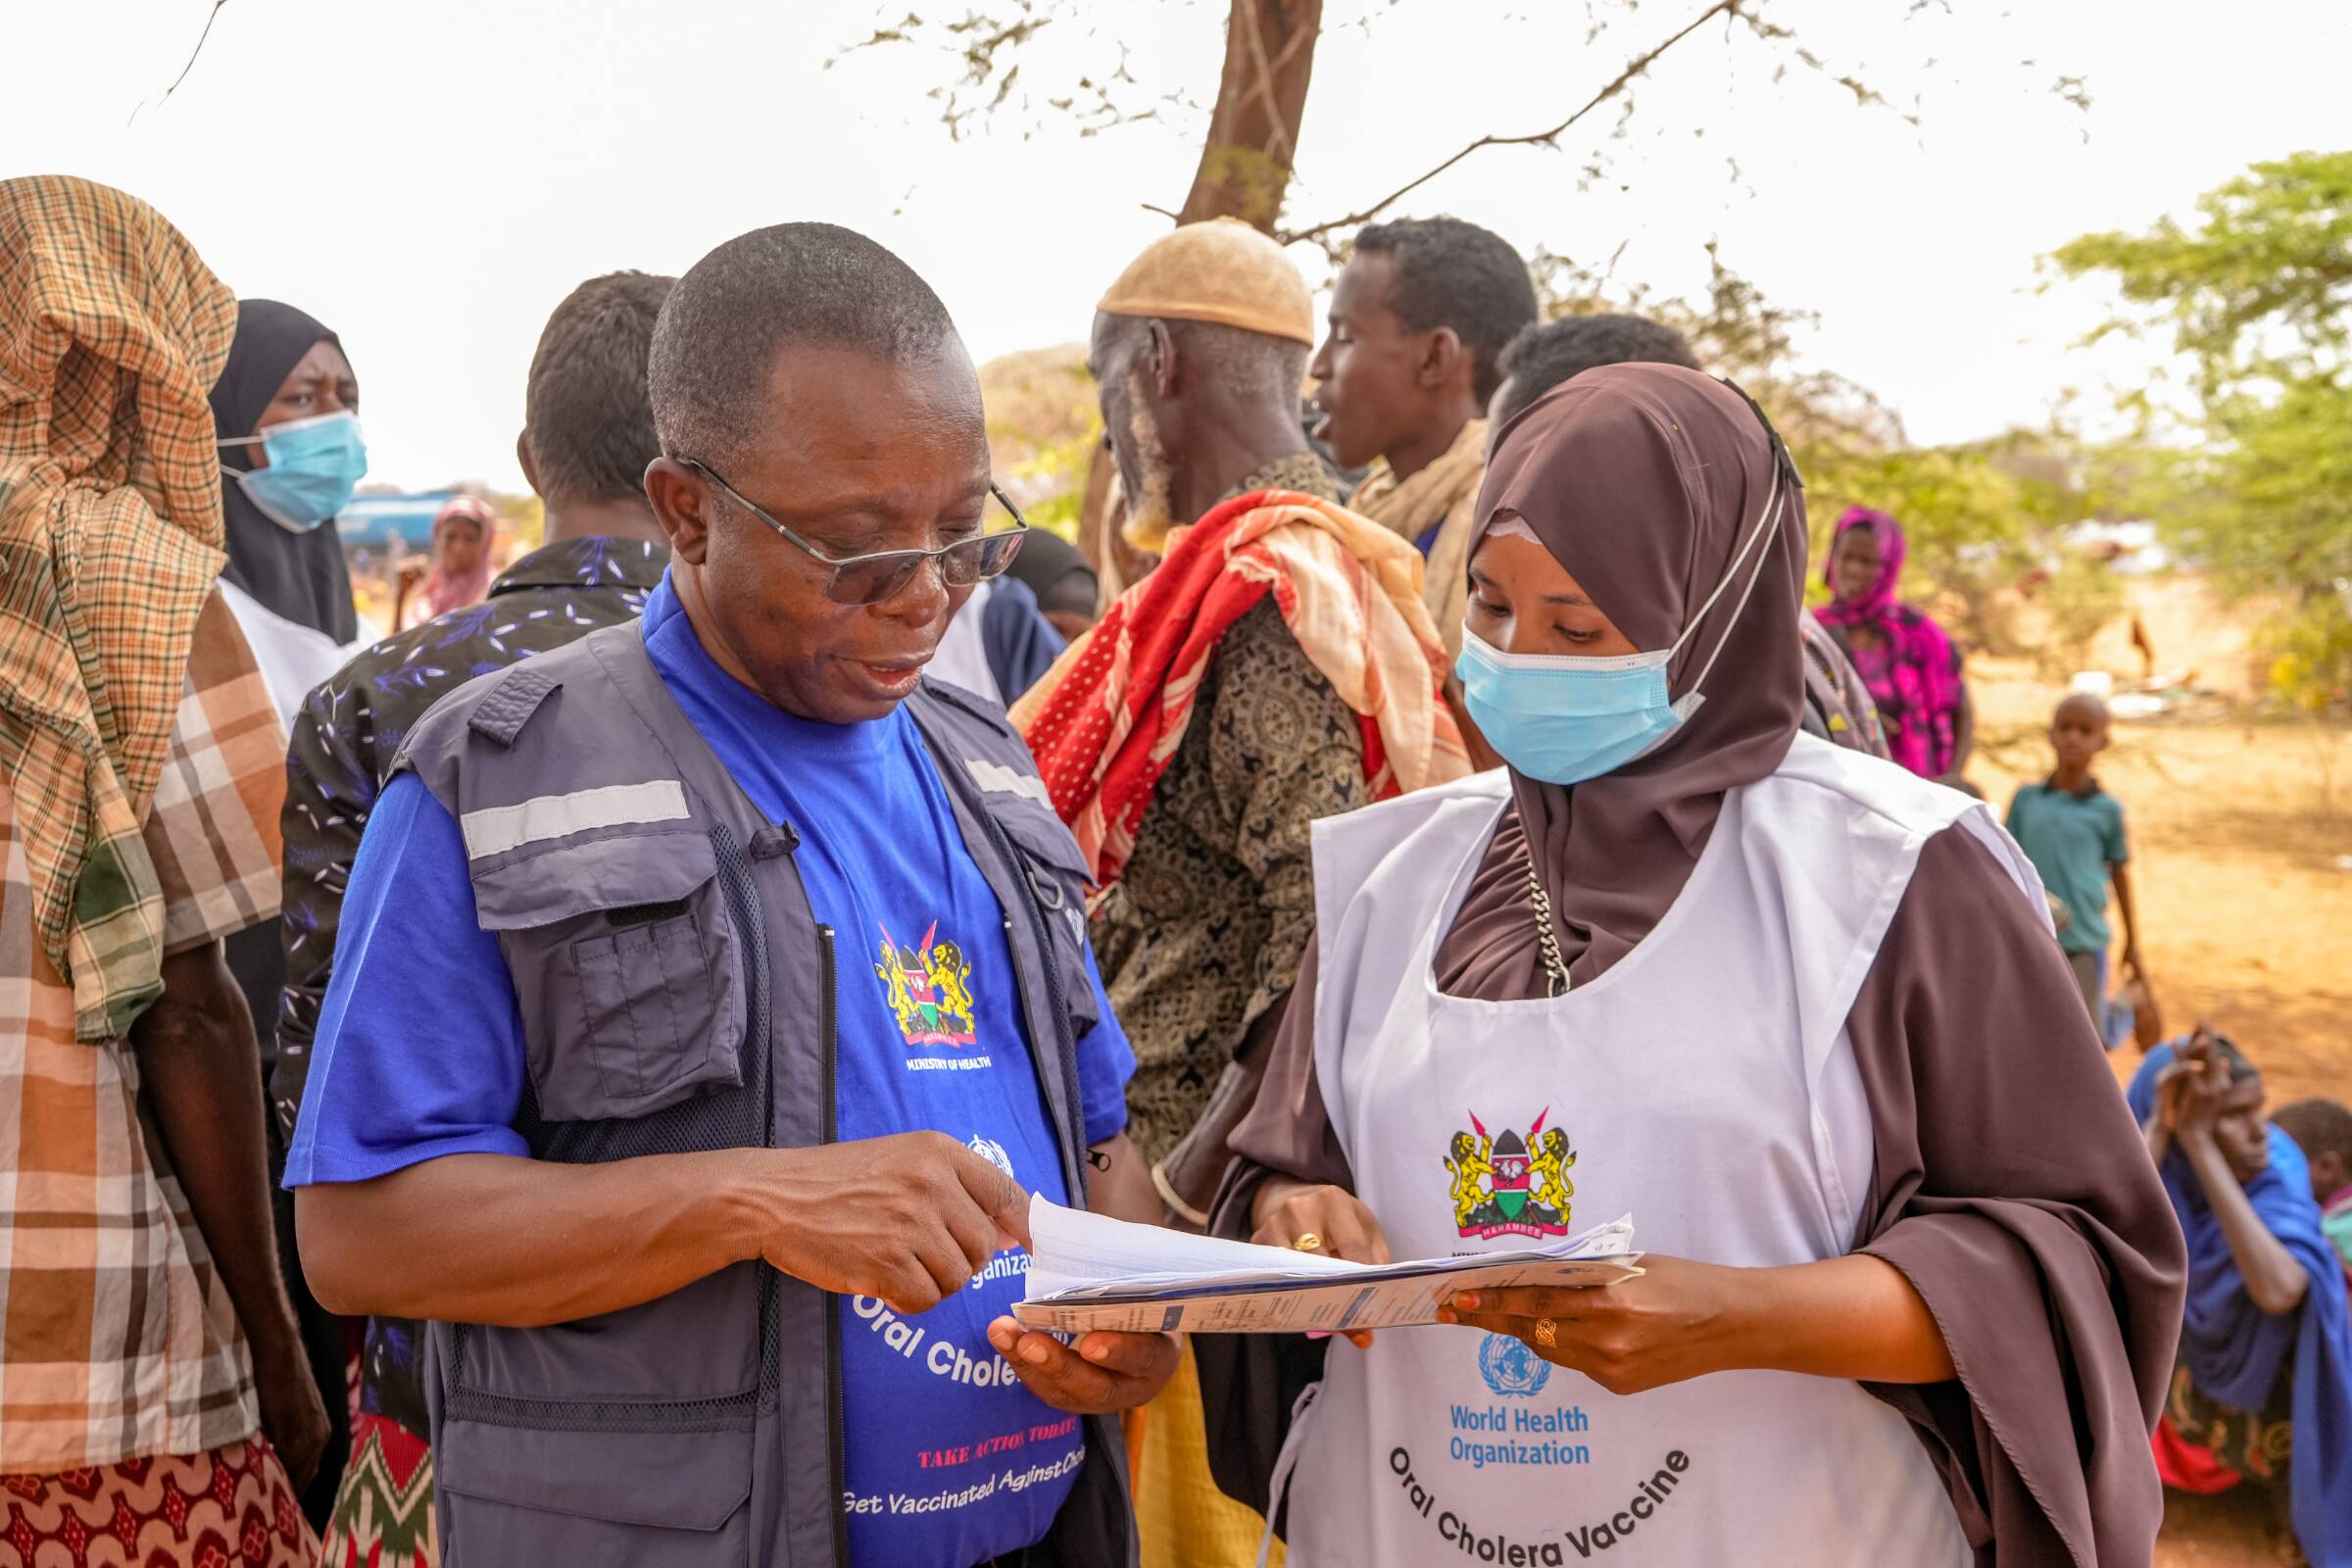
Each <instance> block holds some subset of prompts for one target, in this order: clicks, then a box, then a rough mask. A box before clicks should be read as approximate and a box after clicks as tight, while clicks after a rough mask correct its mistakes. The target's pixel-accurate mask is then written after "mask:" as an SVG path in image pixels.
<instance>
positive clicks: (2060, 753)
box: [2008, 692, 2152, 1038]
mask: <svg viewBox="0 0 2352 1568" xmlns="http://www.w3.org/2000/svg"><path fill="white" fill-rule="evenodd" d="M2050 749H2051V750H2052V751H2053V752H2055V753H2056V754H2057V759H2058V765H2057V766H2055V767H2054V768H2052V769H2051V770H2050V776H2049V777H2048V778H2047V779H2046V780H2044V781H2043V782H2041V783H2039V784H2028V785H2025V786H2024V787H2022V788H2021V789H2019V790H2018V792H2017V797H2016V799H2014V800H2012V801H2011V802H2010V803H2009V822H2008V827H2009V833H2010V836H2011V837H2013V838H2015V839H2016V840H2017V842H2018V844H2019V846H2020V847H2021V848H2023V849H2024V850H2025V852H2026V856H2027V858H2030V859H2031V860H2033V862H2034V869H2035V870H2036V871H2039V872H2040V873H2041V881H2042V886H2044V887H2046V888H2047V889H2049V891H2050V892H2052V893H2054V894H2056V895H2057V896H2058V899H2059V901H2060V902H2061V903H2063V904H2064V905H2065V906H2066V910H2067V915H2068V919H2067V921H2066V923H2065V926H2064V928H2063V929H2061V930H2060V931H2059V933H2058V945H2059V946H2060V947H2062V948H2064V949H2065V950H2066V958H2067V962H2068V963H2070V964H2072V965H2073V966H2074V971H2075V983H2076V984H2077V985H2079V986H2081V987H2082V1005H2084V1006H2085V1007H2087V1008H2089V1009H2090V1021H2091V1023H2092V1025H2093V1026H2094V1027H2096V1028H2097V1029H2098V1030H2099V1032H2100V1035H2101V1037H2102V1038H2104V1037H2105V1034H2106V1025H2107V947H2108V943H2109V942H2110V941H2111V940H2112V936H2111V933H2110V932H2109V930H2108V927H2107V889H2108V885H2109V884H2110V883H2113V884H2114V887H2115V902H2116V904H2117V906H2118V907H2120V908H2121V909H2122V910H2123V914H2124V970H2125V972H2126V974H2127V975H2129V976H2130V977H2131V979H2133V980H2135V981H2137V982H2138V983H2139V985H2140V987H2141V989H2142V990H2143V991H2144V990H2145V988H2146V985H2147V980H2146V976H2145V975H2143V974H2142V973H2141V971H2140V962H2139V911H2138V910H2137V909H2136V908H2135V907H2133V905H2132V902H2131V868H2130V866H2129V865H2128V864H2127V863H2126V862H2127V861H2129V860H2130V859H2131V851H2130V849H2129V848H2128V847H2127V846H2126V844H2125V842H2124V805H2123V802H2121V801H2119V800H2117V799H2116V798H2115V797H2114V796H2112V795H2110V794H2108V793H2107V792H2106V791H2105V790H2103V789H2101V788H2100V787H2099V781H2098V779H2096V778H2095V777H2093V776H2092V774H2091V771H2090V764H2091V761H2092V760H2094V759H2095V758H2097V756H2098V755H2099V754H2100V753H2101V752H2103V751H2105V750H2106V749H2107V705H2106V704H2105V703H2103V702H2100V701H2099V700H2098V699H2097V698H2096V697H2093V696H2091V695H2090V694H2089V693H2087V692H2076V693H2075V694H2074V695H2073V696H2071V697H2068V698H2067V699H2066V700H2065V701H2064V702H2062V703H2060V704H2059V705H2058V711H2057V712H2056V713H2054V714H2052V715H2051V718H2050ZM2151 1000H2152V999H2151Z"/></svg>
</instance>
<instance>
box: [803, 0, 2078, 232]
mask: <svg viewBox="0 0 2352 1568" xmlns="http://www.w3.org/2000/svg"><path fill="white" fill-rule="evenodd" d="M1937 3H1948V0H1912V7H1911V9H1912V10H1914V11H1918V10H1922V9H1926V8H1927V7H1928V6H1929V5H1931V4H1937ZM967 4H968V9H966V10H965V11H964V12H963V14H962V15H960V16H956V17H947V16H941V15H938V14H932V15H925V14H924V13H922V12H919V11H910V12H907V13H906V14H905V15H904V16H902V17H901V18H899V20H897V21H895V22H891V23H888V24H885V25H877V26H875V27H874V28H873V29H872V31H871V32H870V33H869V34H868V35H867V36H866V37H864V38H862V39H859V40H858V41H857V42H855V43H852V44H851V45H849V46H848V48H847V49H845V50H844V51H842V53H843V54H848V53H851V52H855V51H858V50H864V49H873V48H881V47H887V46H892V45H915V46H928V47H932V48H935V49H939V50H942V51H944V52H945V53H946V54H947V55H948V56H949V57H950V58H952V59H953V60H954V61H955V62H956V67H957V71H956V75H955V77H954V79H953V80H951V81H949V82H946V83H943V84H942V85H941V86H939V87H938V88H935V89H934V90H933V93H932V96H933V97H934V98H935V99H937V100H938V101H939V102H940V104H941V115H940V118H941V120H942V121H943V123H945V124H946V125H947V127H948V130H949V133H950V134H951V135H954V136H957V137H961V136H962V135H964V134H966V133H967V132H968V131H969V130H971V129H972V128H973V127H974V126H975V125H976V124H977V123H980V122H984V121H994V120H998V119H1001V118H1003V117H1005V116H1008V115H1011V116H1028V117H1030V121H1029V123H1030V128H1031V130H1032V131H1033V130H1034V129H1035V128H1037V127H1039V126H1041V125H1043V124H1044V123H1045V122H1046V121H1047V120H1048V119H1050V118H1052V117H1055V116H1058V117H1060V118H1062V119H1064V120H1065V121H1067V122H1069V123H1071V124H1072V125H1074V127H1075V129H1076V132H1077V133H1078V134H1080V135H1085V136H1093V135H1100V134H1103V132H1105V131H1108V130H1111V129H1114V128H1116V127H1120V126H1125V125H1132V124H1138V123H1145V122H1167V121H1171V120H1173V119H1175V118H1177V117H1178V116H1179V115H1186V116H1192V117H1196V118H1197V117H1198V115H1199V113H1200V111H1201V104H1200V103H1199V102H1198V101H1197V100H1196V99H1195V98H1194V97H1193V95H1191V94H1190V93H1189V92H1188V91H1186V90H1185V89H1184V88H1182V87H1181V86H1174V87H1169V86H1161V87H1159V88H1156V89H1155V88H1153V87H1152V86H1151V85H1148V84H1146V83H1144V82H1142V81H1140V80H1139V79H1138V78H1137V77H1136V75H1135V73H1134V72H1133V70H1132V61H1131V57H1130V53H1129V50H1128V48H1127V46H1126V45H1125V43H1124V42H1122V41H1121V40H1120V39H1119V38H1118V36H1117V35H1116V34H1115V33H1113V32H1111V31H1110V30H1109V29H1108V28H1107V26H1106V25H1104V23H1103V20H1102V15H1101V13H1102V7H1101V6H1099V5H1095V4H1090V3H1089V0H967ZM1387 4H1388V5H1391V6H1393V5H1395V4H1397V0H1387ZM1640 5H1641V0H1585V13H1586V19H1587V42H1588V43H1589V44H1592V45H1593V46H1594V47H1595V48H1597V47H1599V45H1600V40H1601V39H1602V38H1603V37H1604V36H1605V35H1607V34H1608V33H1609V32H1610V30H1611V28H1612V27H1613V26H1614V25H1617V24H1620V23H1624V22H1627V21H1629V20H1630V19H1632V18H1634V17H1635V16H1636V15H1637V14H1638V12H1639V10H1640ZM1784 5H1785V0H1690V7H1689V11H1688V14H1687V15H1685V16H1684V17H1682V18H1681V19H1680V20H1679V21H1677V22H1676V23H1675V24H1674V25H1671V26H1663V27H1661V28H1660V30H1659V31H1658V33H1657V34H1656V35H1655V36H1654V37H1652V38H1651V39H1650V40H1648V41H1647V42H1646V43H1645V45H1644V46H1643V47H1642V48H1641V49H1639V50H1638V51H1637V52H1635V53H1634V54H1633V55H1632V57H1631V58H1629V59H1628V60H1626V62H1625V63H1624V66H1623V68H1622V69H1621V70H1619V71H1618V72H1617V73H1615V74H1614V75H1613V76H1611V77H1609V78H1608V79H1607V80H1605V81H1604V82H1602V83H1601V85H1600V86H1599V87H1598V89H1597V90H1596V91H1594V92H1593V93H1592V95H1591V96H1590V97H1589V98H1587V99H1585V100H1584V101H1583V102H1582V103H1581V104H1579V105H1578V106H1577V107H1575V108H1574V109H1572V110H1571V111H1569V112H1568V113H1567V114H1566V116H1565V117H1564V118H1562V119H1561V120H1560V121H1558V122H1557V123H1553V124H1550V125H1547V126H1544V127H1541V128H1537V129H1532V130H1524V131H1517V130H1498V131H1495V132H1490V133H1488V134H1486V135H1483V136H1480V137H1478V138H1476V139H1475V140H1473V141H1471V142H1470V143H1469V144H1468V145H1466V146H1464V147H1461V148H1459V149H1457V150H1455V151H1453V152H1452V153H1451V154H1449V155H1447V156H1446V157H1444V158H1442V159H1439V160H1438V161H1437V162H1435V163H1434V164H1432V165H1431V166H1430V167H1429V168H1428V169H1426V170H1424V171H1422V172H1419V173H1417V174H1415V175H1414V176H1412V177H1411V178H1410V179H1408V180H1405V181H1403V182H1401V183H1400V184H1399V185H1398V186H1397V188H1395V189H1394V190H1391V191H1390V192H1389V193H1388V194H1386V195H1384V196H1381V197H1379V198H1378V199H1376V200H1374V201H1371V202H1369V203H1367V204H1365V205H1364V206H1362V207H1361V208H1359V209H1358V210H1356V211H1353V212H1349V213H1346V214H1342V215H1338V216H1335V217H1330V218H1325V219H1321V220H1317V221H1308V222H1303V223H1294V224H1286V223H1285V221H1284V219H1283V214H1284V207H1285V203H1286V199H1287V197H1288V196H1289V193H1290V187H1291V181H1292V176H1293V173H1294V172H1295V170H1296V166H1297V162H1298V154H1299V138H1300V134H1301V132H1302V130H1303V128H1304V125H1305V115H1306V102H1307V91H1308V88H1309V86H1310V85H1311V83H1312V80H1313V74H1314V63H1315V46H1316V44H1317V42H1318V41H1319V39H1320V38H1321V37H1322V36H1323V34H1324V32H1325V31H1326V23H1325V17H1324V4H1323V0H1226V5H1225V19H1224V25H1225V55H1224V64H1223V67H1222V69H1221V70H1220V72H1219V73H1218V79H1217V91H1216V96H1215V99H1214V101H1213V105H1212V106H1211V107H1210V108H1209V109H1208V111H1207V127H1206V131H1205V134H1204V135H1203V138H1202V143H1201V159H1200V163H1199V165H1198V167H1197V168H1196V169H1195V171H1194V174H1193V181H1192V185H1191V187H1190V189H1189V190H1187V192H1186V193H1185V197H1184V200H1183V202H1182V203H1181V204H1178V205H1175V206H1163V205H1160V204H1157V203H1153V202H1150V201H1146V202H1145V203H1144V205H1145V206H1147V207H1150V208H1151V209H1152V211H1154V212H1159V213H1164V214H1165V215H1166V216H1167V217H1169V218H1170V219H1173V220H1175V221H1180V222H1188V223H1189V222H1197V221H1201V220H1204V219H1210V218H1239V219H1242V220H1243V221H1247V222H1250V223H1251V224H1254V225H1255V226H1256V227H1258V228H1259V229H1261V230H1263V231H1264V232H1266V233H1268V234H1271V235H1273V236H1274V237H1275V238H1276V239H1278V240H1281V241H1282V242H1283V243H1285V244H1292V243H1298V242H1301V241H1306V242H1312V243H1315V244H1317V245H1319V246H1321V247H1322V248H1323V249H1324V250H1325V251H1326V252H1327V253H1329V254H1333V255H1335V256H1336V255H1337V254H1339V253H1340V251H1341V250H1342V249H1343V248H1344V245H1345V243H1346V240H1347V238H1348V235H1349V234H1351V233H1352V231H1353V230H1354V229H1356V228H1357V227H1360V226H1361V225H1362V224H1364V223H1367V222H1370V221H1373V220H1374V219H1376V218H1378V217H1379V216H1380V215H1381V214H1383V213H1385V212H1387V211H1389V210H1390V209H1391V208H1392V207H1394V206H1395V205H1396V204H1397V202H1399V201H1401V200H1403V199H1404V198H1405V197H1406V196H1408V195H1410V194H1412V193H1413V192H1414V191H1416V190H1418V189H1420V188H1421V187H1422V186H1423V185H1425V184H1427V183H1428V182H1429V181H1431V180H1432V179H1435V178H1436V177H1437V176H1439V175H1440V174H1443V173H1445V172H1446V171H1447V170H1450V169H1452V168H1453V167H1454V166H1455V165H1457V164H1459V163H1461V162H1462V161H1463V160H1465V159H1467V158H1470V157H1472V156H1474V155H1476V154H1478V153H1480V152H1483V151H1485V150H1487V149H1489V148H1499V147H1538V148H1546V149H1553V150H1557V149H1559V148H1560V147H1561V146H1562V145H1563V138H1565V137H1566V135H1567V133H1568V132H1569V131H1570V130H1571V129H1573V128H1574V127H1575V126H1577V125H1578V124H1579V123H1582V122H1583V121H1584V120H1585V119H1586V118H1587V117H1588V116H1590V115H1592V114H1593V112H1595V111H1596V110H1598V109H1600V108H1601V107H1602V106H1603V105H1606V104H1617V105H1620V106H1621V107H1623V108H1624V109H1627V110H1630V107H1631V97H1630V95H1631V93H1632V90H1633V88H1634V87H1635V85H1636V83H1638V82H1639V81H1640V80H1641V79H1642V76H1643V75H1644V74H1646V73H1648V71H1649V70H1650V68H1651V67H1652V66H1654V65H1655V64H1656V63H1657V62H1658V61H1659V60H1660V59H1661V58H1663V57H1664V56H1665V55H1666V54H1667V53H1668V52H1669V51H1671V50H1673V49H1674V48H1676V47H1677V46H1678V45H1680V44H1682V43H1683V42H1684V41H1685V40H1686V39H1689V38H1691V37H1693V36H1695V35H1697V34H1699V33H1700V32H1701V31H1702V30H1703V29H1705V28H1706V27H1707V25H1708V24H1710V23H1721V24H1722V25H1723V29H1724V31H1725V34H1726V36H1727V38H1728V37H1731V36H1739V35H1744V36H1747V37H1750V38H1753V39H1756V40H1758V41H1760V42H1762V43H1763V44H1765V45H1767V46H1768V47H1769V48H1770V49H1771V50H1772V51H1773V52H1774V64H1775V68H1776V70H1777V71H1778V72H1780V73H1787V72H1789V71H1790V70H1799V71H1806V72H1810V73H1817V74H1819V75H1820V76H1822V77H1824V78H1826V79H1827V80H1829V81H1832V82H1834V83H1836V84H1837V86H1838V88H1840V89H1842V90H1843V91H1845V92H1848V93H1850V94H1851V95H1852V96H1853V98H1854V100H1855V102H1856V103H1857V104H1860V105H1865V106H1875V107H1879V108H1886V109H1889V110H1892V109H1893V106H1892V105H1891V104H1889V103H1888V101H1887V99H1886V98H1885V97H1883V96H1882V95H1881V94H1880V93H1879V92H1878V91H1877V90H1876V89H1875V88H1874V87H1872V86H1871V85H1869V84H1868V83H1867V82H1865V81H1864V80H1863V79H1862V78H1861V76H1860V75H1859V74H1858V73H1855V72H1853V71H1850V70H1846V69H1843V68H1840V67H1838V66H1837V65H1835V64H1833V63H1832V62H1831V61H1829V60H1827V59H1825V58H1824V57H1823V56H1822V55H1821V54H1820V53H1818V52H1816V51H1815V50H1814V49H1813V48H1811V47H1810V46H1809V45H1807V44H1806V42H1805V41H1804V40H1803V39H1802V38H1800V37H1799V36H1798V34H1797V33H1796V31H1795V30H1794V28H1793V27H1791V26H1790V25H1787V24H1784V23H1782V22H1781V21H1779V20H1778V18H1777V15H1776V14H1775V13H1776V10H1777V9H1778V8H1781V7H1782V6H1784ZM1376 15H1377V10H1374V11H1368V12H1366V13H1365V14H1364V15H1362V16H1359V17H1357V18H1355V19H1353V20H1352V21H1351V22H1348V23H1345V24H1343V25H1357V26H1370V25H1373V23H1374V20H1375V17H1376ZM1048 28H1058V29H1060V30H1061V31H1063V32H1065V33H1067V32H1072V31H1082V32H1083V33H1084V35H1085V36H1086V38H1087V39H1089V40H1090V41H1092V42H1093V43H1094V44H1096V45H1097V46H1098V47H1099V49H1100V50H1101V51H1102V64H1101V65H1100V66H1099V67H1098V68H1093V69H1087V70H1084V71H1081V72H1080V73H1078V74H1077V75H1076V76H1075V78H1074V79H1073V80H1070V81H1067V82H1057V83H1053V84H1050V85H1048V86H1046V87H1043V88H1039V87H1037V86H1036V85H1035V83H1034V82H1033V81H1031V80H1029V79H1027V78H1025V77H1024V74H1023V73H1024V72H1025V70H1026V69H1027V65H1028V57H1029V53H1030V50H1029V46H1030V45H1031V44H1033V43H1034V42H1035V41H1036V40H1037V39H1038V38H1039V37H1040V35H1041V34H1044V33H1045V32H1046V31H1047V29H1048ZM839 58H841V56H839V55H837V56H835V59H839ZM2058 90H2059V91H2060V92H2062V93H2064V94H2066V95H2068V96H2069V97H2070V98H2074V99H2076V100H2077V101H2081V93H2082V83H2081V82H2080V80H2079V79H2077V78H2072V77H2065V78H2061V79H2060V83H2059V87H2058ZM1894 112H1896V113H1898V114H1900V115H1901V116H1902V118H1904V119H1905V120H1911V121H1913V123H1916V121H1915V119H1914V116H1913V115H1912V114H1911V113H1909V112H1907V111H1899V110H1897V111H1894ZM1626 124H1627V120H1626V119H1625V118H1624V117H1623V116H1621V118H1620V119H1619V121H1618V123H1617V125H1616V127H1615V129H1614V130H1613V132H1612V135H1614V136H1616V137H1620V138H1621V137H1622V136H1623V135H1624V134H1625V127H1626ZM1601 172H1602V170H1601V168H1600V166H1599V164H1598V163H1597V162H1593V163H1590V164H1588V166H1587V168H1586V170H1585V175H1586V177H1587V178H1588V179H1591V178H1597V177H1599V175H1600V174H1601Z"/></svg>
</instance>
